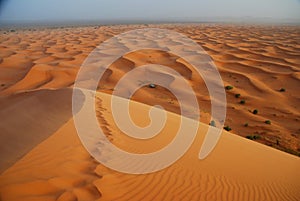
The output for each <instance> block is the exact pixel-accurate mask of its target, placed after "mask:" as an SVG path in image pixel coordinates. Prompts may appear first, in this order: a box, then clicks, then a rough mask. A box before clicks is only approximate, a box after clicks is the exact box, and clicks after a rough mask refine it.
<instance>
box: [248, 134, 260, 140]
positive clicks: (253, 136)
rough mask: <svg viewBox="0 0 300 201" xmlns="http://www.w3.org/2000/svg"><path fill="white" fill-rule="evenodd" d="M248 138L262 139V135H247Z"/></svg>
mask: <svg viewBox="0 0 300 201" xmlns="http://www.w3.org/2000/svg"><path fill="white" fill-rule="evenodd" d="M246 138H247V139H249V140H258V139H260V136H259V135H247V136H246Z"/></svg>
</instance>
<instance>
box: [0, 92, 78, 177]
mask: <svg viewBox="0 0 300 201" xmlns="http://www.w3.org/2000/svg"><path fill="white" fill-rule="evenodd" d="M71 117H72V89H60V90H39V91H33V92H24V93H19V94H15V95H11V96H9V97H3V98H0V118H1V120H0V131H1V132H0V158H1V160H0V173H1V172H3V171H4V170H5V169H7V168H8V167H10V166H11V165H13V164H14V163H15V162H16V161H17V160H19V159H20V158H21V157H22V156H24V155H25V154H26V153H27V152H28V151H30V150H31V149H32V148H34V147H35V146H36V145H38V144H39V143H40V142H42V141H43V140H45V139H46V138H48V137H49V136H50V135H51V134H53V133H54V132H55V131H56V130H58V129H59V128H60V127H61V126H62V125H63V124H65V123H66V122H67V121H68V120H69V119H70V118H71Z"/></svg>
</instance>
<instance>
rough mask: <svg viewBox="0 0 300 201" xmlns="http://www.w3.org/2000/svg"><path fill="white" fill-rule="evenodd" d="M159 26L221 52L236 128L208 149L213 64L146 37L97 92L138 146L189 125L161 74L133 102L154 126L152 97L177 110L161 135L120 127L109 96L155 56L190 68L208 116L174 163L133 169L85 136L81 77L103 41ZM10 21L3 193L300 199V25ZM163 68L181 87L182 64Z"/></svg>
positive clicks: (129, 142) (6, 199)
mask: <svg viewBox="0 0 300 201" xmlns="http://www.w3.org/2000/svg"><path fill="white" fill-rule="evenodd" d="M149 27H156V28H165V29H171V30H173V31H177V32H179V33H182V34H184V35H186V36H188V37H189V38H191V39H193V40H194V41H195V42H197V43H198V44H199V45H201V46H202V47H203V49H204V50H205V51H206V52H207V53H208V54H209V55H210V56H211V58H212V60H213V61H214V63H215V65H216V66H217V68H218V70H219V72H220V74H221V77H222V79H223V82H224V87H226V86H228V87H226V89H225V91H226V96H227V117H226V121H225V124H224V125H225V126H227V130H230V131H225V130H224V131H223V133H222V136H221V139H220V141H219V142H218V144H217V146H216V148H215V149H214V150H213V152H212V153H211V155H209V156H208V157H207V158H206V159H205V160H199V159H198V153H199V150H200V147H201V144H202V142H203V138H204V136H205V132H206V131H207V129H208V127H209V123H210V118H211V114H210V113H211V108H210V107H211V103H210V96H209V92H208V90H207V88H206V86H205V83H204V81H203V79H202V78H201V76H199V75H197V74H196V72H195V70H194V69H193V67H192V66H191V65H189V64H188V63H187V62H186V61H185V60H183V59H182V58H179V57H178V55H173V54H170V53H168V52H163V51H158V50H145V49H144V50H139V51H135V52H131V53H129V54H126V55H123V56H122V57H121V58H119V59H118V60H116V61H115V62H114V63H113V64H112V65H111V66H110V67H109V70H107V71H106V73H105V76H104V77H103V78H102V80H101V81H100V82H99V85H98V93H97V101H96V103H95V104H96V108H97V117H98V120H99V123H100V125H101V127H102V128H104V131H105V134H106V136H107V137H108V139H109V140H110V141H111V142H112V143H113V144H115V145H116V146H118V147H120V148H122V149H124V150H128V151H129V152H135V153H147V152H152V151H155V150H158V149H160V148H162V147H164V146H165V145H166V144H168V143H169V142H170V141H171V140H172V138H173V137H174V136H173V131H174V130H176V129H177V127H178V126H176V125H178V124H179V119H180V107H179V104H178V101H177V99H176V98H175V96H174V95H173V94H172V93H171V92H170V91H168V90H167V89H165V88H163V87H160V86H157V87H155V88H149V87H147V86H145V87H143V88H141V89H139V90H138V91H137V92H136V93H135V94H134V95H133V97H132V101H131V105H130V106H131V114H132V115H133V116H134V119H136V121H137V122H139V123H140V124H141V125H142V126H145V125H147V123H149V119H148V117H147V112H148V110H149V106H152V105H161V106H163V107H164V108H165V109H166V110H167V111H168V113H167V117H168V118H167V124H166V127H165V128H164V129H163V130H162V131H161V133H160V135H161V136H157V137H155V138H153V139H151V140H146V141H145V143H144V144H143V145H142V146H141V145H140V144H139V142H138V141H137V140H133V139H131V138H128V137H125V136H124V135H123V134H122V132H121V131H120V130H119V129H118V128H117V127H116V125H115V122H114V120H113V118H112V115H111V109H110V104H109V103H110V98H111V94H112V93H113V91H114V87H115V85H116V83H117V82H118V80H120V78H121V77H122V76H124V75H125V74H126V73H127V72H129V71H130V70H132V69H134V68H138V67H139V66H141V65H144V64H161V65H165V66H169V67H171V68H172V69H174V70H176V71H177V72H178V73H180V75H181V76H183V77H184V78H185V79H186V80H187V82H188V83H189V85H190V86H191V87H192V88H193V89H194V91H195V94H196V96H197V100H198V103H199V107H200V113H201V117H200V122H201V123H200V127H199V129H198V133H197V137H196V139H195V141H194V143H193V144H192V146H191V148H190V149H189V150H188V152H187V153H186V154H185V155H184V156H183V157H182V158H180V160H178V161H177V162H176V163H174V164H173V165H172V166H170V167H168V168H166V169H164V170H161V171H159V172H156V173H151V174H146V175H129V174H121V173H118V172H116V171H113V170H110V169H108V168H106V167H104V166H103V165H101V164H99V163H98V162H97V161H96V160H95V159H93V157H92V156H90V155H89V154H88V152H87V151H86V150H85V148H84V147H83V146H82V144H81V142H80V140H79V138H78V136H77V134H76V129H75V127H74V121H73V118H72V109H71V107H72V100H71V98H72V87H73V85H74V81H75V79H76V75H77V73H78V70H79V69H80V66H81V64H82V63H83V62H84V60H85V59H86V58H87V56H88V55H89V53H90V52H91V51H92V50H93V49H94V48H95V47H96V46H98V45H99V44H100V43H101V42H103V41H105V40H106V39H109V38H111V37H112V36H114V35H116V34H119V33H123V32H125V31H129V30H132V29H137V28H149ZM0 32H1V36H2V37H1V38H0V117H1V121H0V133H1V134H0V143H1V146H0V158H1V161H0V174H1V175H0V200H1V201H14V200H22V201H24V200H30V201H31V200H32V201H33V200H43V201H47V200H82V201H88V200H297V199H299V197H300V191H299V189H300V182H299V178H300V174H299V168H300V158H299V157H298V156H299V155H300V127H299V125H300V122H299V121H300V109H299V103H300V94H299V91H300V28H299V27H297V26H267V25H265V26H254V25H229V24H228V25H220V24H199V25H187V24H184V25H180V24H174V25H118V26H117V25H116V26H93V27H65V28H37V29H22V30H21V29H20V30H18V29H17V30H16V31H11V30H0ZM112 51H114V50H112ZM153 73H154V74H156V75H158V74H159V76H162V77H163V78H164V79H169V80H170V83H171V84H172V87H175V88H178V89H179V90H180V88H181V85H180V84H178V83H176V79H177V78H176V76H174V75H171V74H169V73H168V72H161V71H156V70H155V69H153ZM174 80H175V81H174ZM146 81H147V80H141V82H146ZM128 84H130V83H128ZM229 86H230V87H229ZM229 128H230V129H229ZM247 138H250V139H247ZM251 139H252V140H251ZM255 141H256V142H255ZM257 142H258V143H257ZM266 145H267V146H266ZM285 152H288V153H285ZM291 154H293V155H291ZM295 155H296V156H295Z"/></svg>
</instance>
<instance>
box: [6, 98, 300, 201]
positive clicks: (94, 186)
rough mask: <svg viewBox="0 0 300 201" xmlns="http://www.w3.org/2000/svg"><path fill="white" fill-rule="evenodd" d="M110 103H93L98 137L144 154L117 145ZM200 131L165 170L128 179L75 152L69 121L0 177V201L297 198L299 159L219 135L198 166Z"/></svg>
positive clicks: (141, 115)
mask: <svg viewBox="0 0 300 201" xmlns="http://www.w3.org/2000/svg"><path fill="white" fill-rule="evenodd" d="M110 97H111V96H110V95H107V94H102V93H99V94H98V99H100V101H97V102H96V103H97V111H98V113H99V112H100V113H101V115H98V118H99V121H100V122H106V124H101V126H102V127H103V128H106V130H105V132H106V134H107V135H109V136H110V138H111V140H112V142H113V143H115V144H116V145H120V146H123V147H122V148H124V149H128V150H136V151H137V152H139V151H141V152H147V151H148V150H144V149H147V148H149V147H151V142H147V143H148V144H147V146H146V145H145V146H139V147H138V148H135V147H134V146H135V145H136V144H137V142H134V141H133V142H132V143H130V144H129V143H124V142H125V141H126V140H127V139H126V137H123V135H121V134H120V132H119V131H118V129H117V128H116V127H115V125H114V124H113V122H112V121H111V119H112V117H111V113H110V112H111V111H110V109H109V108H110V107H108V106H109V104H110ZM130 107H131V108H132V109H133V110H132V114H134V116H135V119H136V120H138V121H139V122H138V123H139V124H147V122H148V119H147V118H145V114H147V111H148V110H149V106H147V105H143V104H141V103H137V102H133V101H132V102H131V105H130ZM100 113H99V114H100ZM179 117H180V116H178V115H176V114H174V113H169V112H168V120H167V122H168V123H169V124H170V123H172V122H178V121H179ZM168 126H169V127H170V128H172V126H170V125H168ZM207 129H208V126H207V125H205V124H202V123H200V127H199V130H198V134H197V137H196V139H195V141H194V143H193V144H192V146H191V148H190V149H189V150H188V152H187V153H186V154H185V155H184V156H183V157H182V158H181V159H180V160H178V161H177V162H176V163H175V164H173V165H172V166H170V167H168V168H166V169H164V170H162V171H159V172H156V173H152V174H147V175H128V174H121V173H118V172H115V171H112V170H110V169H107V168H106V167H104V166H103V165H101V164H99V163H97V162H96V161H95V160H94V159H93V158H92V157H91V156H90V155H89V154H88V153H87V151H86V150H85V149H84V147H83V146H82V144H81V142H80V141H79V138H78V136H77V134H76V130H75V127H74V123H73V120H72V119H70V120H69V121H68V122H67V123H66V124H65V125H64V126H62V127H61V128H60V129H59V130H58V131H57V132H55V133H54V134H53V135H52V136H51V137H49V138H48V139H47V140H46V141H44V142H42V143H41V144H39V145H38V146H37V147H35V148H34V149H33V150H32V151H30V152H29V153H28V154H27V155H26V156H25V157H23V158H22V159H21V160H20V161H18V162H17V163H16V164H15V165H13V166H12V167H11V168H9V169H8V170H6V171H5V172H4V173H3V174H2V175H1V176H0V198H1V200H2V201H6V200H9V201H14V200H43V201H47V200H85V201H88V200H297V199H298V197H299V191H298V190H299V189H300V182H299V178H300V172H299V171H298V170H299V167H300V159H299V158H297V157H295V156H292V155H289V154H286V153H284V152H280V151H278V150H275V149H272V148H269V147H267V146H264V145H261V144H258V143H255V142H252V141H250V140H247V139H244V138H241V137H238V136H236V135H232V134H230V133H228V132H225V131H224V132H223V134H222V136H221V138H220V141H219V143H218V145H217V146H216V148H215V149H214V151H213V152H212V153H211V154H210V155H209V156H208V157H207V158H206V159H205V160H199V159H198V153H199V150H200V146H201V144H202V142H203V139H204V135H205V132H206V131H207ZM163 132H164V133H162V134H167V136H169V135H168V134H169V133H171V132H170V129H169V128H167V129H166V130H164V131H163ZM171 134H172V133H171ZM171 134H170V135H171ZM161 139H165V140H166V141H168V140H170V139H168V137H165V138H161ZM166 141H165V142H162V143H166ZM154 142H155V141H154ZM122 143H123V144H122ZM153 146H155V144H153ZM144 147H145V148H144ZM154 148H155V147H154Z"/></svg>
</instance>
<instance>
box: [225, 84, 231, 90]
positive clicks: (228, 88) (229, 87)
mask: <svg viewBox="0 0 300 201" xmlns="http://www.w3.org/2000/svg"><path fill="white" fill-rule="evenodd" d="M225 89H226V90H231V89H233V86H230V85H228V86H226V87H225Z"/></svg>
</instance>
